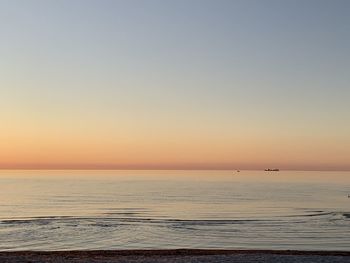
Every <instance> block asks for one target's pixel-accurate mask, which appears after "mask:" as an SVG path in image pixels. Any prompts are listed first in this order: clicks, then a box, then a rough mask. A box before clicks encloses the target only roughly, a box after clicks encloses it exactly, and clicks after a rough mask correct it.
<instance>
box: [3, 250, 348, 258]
mask: <svg viewBox="0 0 350 263" xmlns="http://www.w3.org/2000/svg"><path fill="white" fill-rule="evenodd" d="M16 254H17V255H63V254H64V255H72V256H74V255H86V256H95V255H104V256H203V255H227V254H271V255H315V256H347V257H348V256H350V250H349V251H341V250H339V251H337V250H278V249H187V248H180V249H120V250H119V249H115V250H52V251H51V250H47V251H41V250H19V251H0V255H16Z"/></svg>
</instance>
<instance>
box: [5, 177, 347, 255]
mask: <svg viewBox="0 0 350 263" xmlns="http://www.w3.org/2000/svg"><path fill="white" fill-rule="evenodd" d="M348 194H350V173H349V172H294V171H293V172H291V171H288V172H284V171H282V172H263V171H262V172H260V171H242V172H240V173H237V172H233V171H0V250H72V249H134V248H258V249H303V250H350V198H348Z"/></svg>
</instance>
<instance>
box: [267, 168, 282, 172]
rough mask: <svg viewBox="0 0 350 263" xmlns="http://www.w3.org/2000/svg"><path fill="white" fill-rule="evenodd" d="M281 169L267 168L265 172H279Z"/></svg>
mask: <svg viewBox="0 0 350 263" xmlns="http://www.w3.org/2000/svg"><path fill="white" fill-rule="evenodd" d="M279 170H280V169H276V168H274V169H270V168H269V169H265V172H278V171H279Z"/></svg>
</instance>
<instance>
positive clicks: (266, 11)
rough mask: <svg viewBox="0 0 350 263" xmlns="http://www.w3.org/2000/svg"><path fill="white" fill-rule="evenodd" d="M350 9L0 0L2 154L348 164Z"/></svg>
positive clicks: (149, 163) (38, 158)
mask: <svg viewBox="0 0 350 263" xmlns="http://www.w3.org/2000/svg"><path fill="white" fill-rule="evenodd" d="M349 14H350V1H346V0H344V1H342V0H332V1H330V0H329V1H322V0H293V1H292V0H290V1H277V0H276V1H268V0H266V1H253V0H244V1H243V0H242V1H233V0H232V1H224V0H219V1H214V0H213V1H204V0H198V1H195V0H186V1H180V0H173V1H167V0H159V1H151V0H150V1H133V0H127V1H107V0H103V1H97V0H96V1H87V0H84V1H78V0H75V1H49V0H45V1H44V0H42V1H39V0H32V1H16V0H0V33H1V35H0V37H1V41H0V58H1V60H0V70H1V71H0V72H1V78H0V95H1V96H0V105H1V106H0V107H1V108H2V110H1V113H0V118H1V119H2V120H3V125H4V126H5V128H4V129H3V130H2V131H0V141H1V142H0V147H2V148H3V149H6V150H4V151H2V153H1V156H0V157H1V158H2V160H3V161H2V162H1V163H2V164H3V166H4V167H12V166H14V167H16V165H17V166H21V165H24V166H25V165H26V164H27V165H35V164H36V165H38V166H40V165H44V164H45V163H48V164H50V165H58V166H59V165H63V166H64V164H66V163H72V164H76V165H78V164H81V165H84V164H91V163H96V164H99V165H101V166H103V165H106V166H109V165H110V166H115V167H118V165H121V166H123V165H125V166H126V167H129V166H130V167H132V165H138V166H140V167H142V165H144V166H145V167H157V165H159V167H177V168H181V167H204V168H206V167H209V168H211V167H214V168H216V167H231V166H232V167H234V166H241V167H247V168H260V167H264V166H267V165H271V164H272V165H273V164H277V165H280V166H282V167H286V168H293V169H350V121H349V114H350V103H349V99H350V87H349V83H350V82H349V81H350V72H349V71H350V15H349ZM82 134H84V135H82ZM65 144H66V146H64V145H65ZM67 145H69V146H67ZM81 149H83V150H81ZM80 151H84V153H82V152H80ZM89 151H90V153H89V154H86V152H89ZM67 153H71V154H67ZM94 153H95V155H94ZM125 155H128V156H129V157H128V158H126V157H125ZM150 155H152V156H154V158H151V157H149V156H150ZM47 156H49V158H47ZM64 156H68V157H69V159H65V158H64ZM130 156H132V157H133V158H131V157H130ZM68 157H67V158H68ZM45 158H47V159H45ZM1 163H0V164H1ZM201 165H202V166H201ZM44 166H45V165H44Z"/></svg>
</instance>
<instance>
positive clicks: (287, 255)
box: [0, 249, 350, 263]
mask: <svg viewBox="0 0 350 263" xmlns="http://www.w3.org/2000/svg"><path fill="white" fill-rule="evenodd" d="M0 262H4V263H5V262H9V263H10V262H11V263H12V262H14V263H19V262H21V263H22V262H26V263H29V262H31V263H34V262H35V263H41V262H52V263H68V262H74V263H83V262H84V263H90V262H91V263H95V262H104V263H112V262H116V263H127V262H131V263H151V262H154V263H185V262H188V263H199V262H201V263H207V262H208V263H209V262H220V263H226V262H227V263H228V262H233V263H235V262H237V263H238V262H240V263H253V262H262V263H264V262H266V263H270V262H271V263H272V262H281V263H282V262H283V263H292V262H293V263H294V262H295V263H298V262H315V263H328V262H329V263H338V262H339V263H340V262H342V263H347V262H349V263H350V251H348V252H340V251H339V252H338V251H333V252H332V251H292V250H200V249H175V250H96V251H52V252H39V251H19V252H0Z"/></svg>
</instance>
